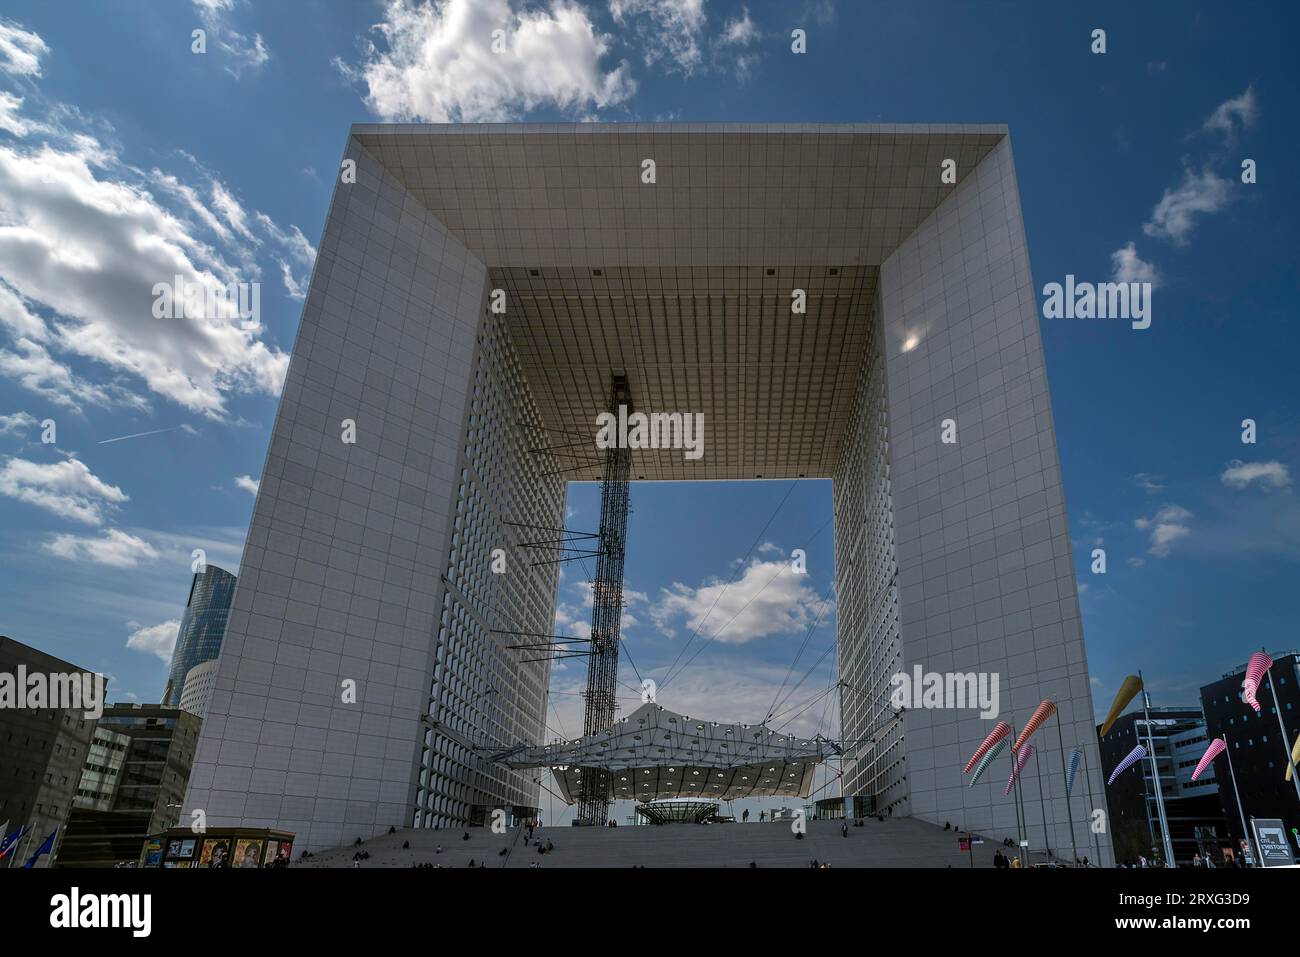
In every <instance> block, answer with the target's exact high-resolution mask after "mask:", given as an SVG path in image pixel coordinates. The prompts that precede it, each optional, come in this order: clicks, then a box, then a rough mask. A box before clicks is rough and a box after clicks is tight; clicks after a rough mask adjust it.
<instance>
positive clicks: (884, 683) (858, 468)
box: [833, 298, 907, 814]
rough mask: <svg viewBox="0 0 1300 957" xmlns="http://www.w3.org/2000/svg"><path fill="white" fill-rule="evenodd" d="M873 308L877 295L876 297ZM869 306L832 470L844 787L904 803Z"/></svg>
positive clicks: (877, 354) (879, 804)
mask: <svg viewBox="0 0 1300 957" xmlns="http://www.w3.org/2000/svg"><path fill="white" fill-rule="evenodd" d="M876 308H877V310H878V308H879V300H878V298H877V299H876ZM878 315H879V312H878V311H876V312H874V313H873V315H872V321H871V322H870V324H869V326H870V328H871V330H872V336H871V342H870V344H869V352H868V355H867V358H866V360H865V361H864V363H863V365H862V371H861V373H860V376H859V381H858V386H857V391H856V394H855V397H854V401H853V408H852V411H851V413H850V416H849V420H848V427H847V429H846V432H845V438H844V444H843V447H842V451H841V456H840V461H839V467H838V468H837V470H836V472H835V480H834V485H833V502H834V509H835V568H836V586H837V594H836V597H837V606H836V609H837V620H838V629H839V630H838V635H839V641H838V648H839V672H840V676H841V679H842V680H843V681H844V685H843V686H842V688H841V691H840V707H841V715H842V719H841V734H842V736H843V740H844V744H845V747H846V759H845V763H844V793H845V794H846V795H850V796H853V797H859V798H861V797H866V798H869V799H870V800H869V806H870V807H871V808H873V809H874V810H875V811H877V812H885V811H892V812H894V813H899V814H902V813H906V810H907V804H906V802H907V788H906V783H905V778H906V770H907V764H906V760H905V758H904V751H903V724H902V721H901V720H899V719H898V718H897V717H896V716H895V714H894V712H893V710H892V709H891V708H890V707H889V691H890V688H889V684H890V677H891V676H892V675H893V674H894V673H895V672H897V671H898V670H899V667H900V665H901V657H900V655H901V643H900V639H899V622H898V563H897V559H896V557H895V553H894V522H893V512H892V504H891V500H890V473H889V409H888V404H887V400H886V395H885V369H884V359H883V356H882V354H881V351H880V347H879V342H880V336H879V322H878V320H877V316H878Z"/></svg>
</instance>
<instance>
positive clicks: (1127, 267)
mask: <svg viewBox="0 0 1300 957" xmlns="http://www.w3.org/2000/svg"><path fill="white" fill-rule="evenodd" d="M1110 268H1111V278H1113V279H1114V280H1115V281H1116V282H1149V283H1151V285H1152V286H1153V287H1154V286H1158V285H1160V274H1159V273H1158V272H1157V271H1156V267H1155V266H1154V265H1152V264H1151V263H1149V262H1146V261H1145V260H1143V259H1142V258H1141V257H1139V256H1138V254H1137V247H1136V246H1135V245H1134V244H1133V243H1129V244H1128V245H1127V246H1123V247H1121V248H1119V249H1117V250H1115V251H1114V252H1113V253H1111V254H1110Z"/></svg>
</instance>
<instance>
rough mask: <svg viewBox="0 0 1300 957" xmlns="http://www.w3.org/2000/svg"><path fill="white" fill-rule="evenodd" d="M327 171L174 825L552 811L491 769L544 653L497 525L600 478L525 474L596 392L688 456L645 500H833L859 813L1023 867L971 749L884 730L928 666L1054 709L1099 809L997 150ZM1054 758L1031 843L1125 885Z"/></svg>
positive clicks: (415, 155)
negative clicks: (622, 389) (641, 414)
mask: <svg viewBox="0 0 1300 957" xmlns="http://www.w3.org/2000/svg"><path fill="white" fill-rule="evenodd" d="M946 159H952V160H955V161H956V169H957V177H956V182H955V183H946V182H943V181H942V180H941V177H940V173H941V170H942V167H941V164H942V163H943V161H944V160H946ZM345 160H346V161H348V162H346V163H345V164H344V165H345V170H346V171H347V172H349V173H350V172H351V170H352V168H353V164H355V181H351V176H350V175H349V176H346V177H341V179H340V182H339V184H338V185H337V186H336V188H335V192H334V197H333V200H332V202H331V206H330V212H329V216H328V219H327V221H326V226H325V232H324V236H323V238H322V240H321V243H320V253H319V257H318V259H317V264H316V268H315V272H314V274H313V277H312V280H311V285H310V288H309V291H308V294H307V298H306V302H305V305H304V309H303V316H302V322H301V326H300V329H299V333H298V340H297V343H296V344H295V347H294V352H293V359H292V362H291V364H290V369H289V375H288V380H287V382H286V385H285V390H284V395H283V397H282V399H281V405H280V409H279V413H278V415H277V418H276V423H275V427H274V431H273V434H272V439H271V445H270V449H269V452H268V456H267V462H266V468H265V471H264V474H263V479H262V485H261V489H260V491H259V493H258V497H257V502H256V505H255V507H254V512H253V519H252V523H251V527H250V530H249V536H248V541H247V545H246V547H245V552H244V557H243V563H242V566H241V571H240V579H239V585H238V588H237V591H236V594H235V599H234V606H233V608H232V611H231V616H230V623H229V626H228V631H227V635H226V639H225V644H224V647H223V651H222V656H221V661H220V665H219V668H218V675H217V679H216V686H215V688H214V691H213V694H212V698H211V702H210V704H209V710H208V718H207V721H206V722H205V725H204V729H203V735H202V738H201V741H200V745H199V751H198V755H197V758H196V762H195V769H194V773H193V776H192V778H191V784H190V791H189V794H188V796H187V799H186V804H187V808H189V809H197V808H202V809H203V810H204V811H205V813H206V815H207V820H208V822H209V823H210V824H218V823H220V824H241V825H249V826H256V825H267V826H275V827H281V828H286V829H289V830H292V831H295V832H297V833H298V834H299V843H300V845H301V846H302V847H304V848H319V847H325V846H330V845H335V844H338V843H340V842H343V841H350V840H351V839H353V838H354V837H358V836H360V837H368V836H370V835H373V834H376V833H379V832H380V831H382V830H386V829H387V828H388V827H389V826H390V825H394V824H396V825H401V826H409V825H413V824H414V825H417V826H435V825H440V826H451V825H459V824H464V823H472V822H475V821H477V820H481V819H482V818H483V816H484V815H485V813H486V812H487V810H488V809H490V808H493V807H501V806H515V807H518V808H528V807H533V806H536V804H537V789H538V785H537V783H536V781H535V780H534V779H533V778H531V777H529V773H528V772H522V771H512V770H509V769H507V768H505V767H504V766H501V765H495V764H492V763H491V762H490V761H488V760H487V758H486V756H485V755H486V754H487V752H488V751H489V750H490V749H492V748H496V747H500V746H501V745H502V744H514V743H518V742H521V741H541V740H543V737H544V734H545V730H544V729H545V713H546V694H547V685H548V682H549V666H548V664H547V663H546V662H539V661H528V660H525V658H526V656H525V655H523V654H521V653H520V652H518V651H516V650H512V649H509V648H507V647H506V645H507V644H508V643H509V642H508V641H507V640H506V639H504V638H503V637H502V636H501V635H499V634H497V633H496V632H497V631H499V630H512V629H513V630H518V631H536V632H547V631H549V629H550V628H551V624H552V620H553V616H554V606H555V589H556V576H555V572H554V568H553V566H550V567H549V570H548V567H545V566H543V567H533V566H530V565H529V561H528V557H527V555H526V554H524V552H523V550H522V549H521V547H520V544H521V542H522V541H524V540H525V538H526V532H524V531H522V530H521V529H520V527H519V526H520V525H521V524H531V525H534V526H538V527H554V528H558V527H561V526H562V525H563V516H564V492H565V483H566V480H567V479H569V478H584V479H590V478H594V477H596V474H595V473H594V472H593V474H592V475H585V474H583V472H582V469H581V466H579V467H578V469H577V472H576V474H575V473H574V472H573V471H567V472H566V471H563V470H564V469H565V468H566V466H567V465H568V463H566V462H561V461H560V459H559V458H557V457H555V456H553V455H549V454H539V453H536V452H535V451H531V450H534V449H537V448H541V447H545V446H546V445H547V444H548V443H547V441H546V438H545V437H546V436H547V435H548V434H549V435H554V434H562V433H564V432H570V433H578V434H579V435H585V434H588V433H591V434H593V438H594V427H593V425H592V423H593V422H594V418H595V415H596V414H597V413H598V412H600V411H602V410H603V408H604V405H605V404H606V403H607V401H608V390H609V382H610V377H611V375H614V374H619V375H626V376H627V377H628V380H629V383H630V386H631V389H632V394H633V395H634V396H636V401H637V405H638V408H641V409H647V410H649V409H654V410H661V411H668V412H672V411H681V412H696V413H703V414H704V416H705V421H706V422H707V428H708V436H707V445H706V448H707V451H706V454H705V455H704V456H703V457H702V458H699V459H694V460H692V459H687V458H686V457H685V456H683V455H682V454H681V453H680V452H676V451H667V450H658V451H649V450H647V451H637V452H634V454H633V463H632V476H633V478H634V480H635V479H669V480H710V479H715V480H716V479H756V478H763V479H773V478H796V477H800V476H802V477H806V478H830V479H832V480H833V483H834V508H835V537H836V566H837V567H836V579H837V593H838V629H839V661H840V674H841V678H842V680H843V682H844V687H843V689H842V692H841V695H842V713H843V718H844V720H843V725H844V726H843V729H842V734H843V737H844V739H845V742H846V743H847V744H849V745H850V750H849V755H848V760H847V762H846V768H845V770H846V774H845V793H846V795H848V796H851V797H859V798H863V799H866V800H865V803H866V804H867V805H868V806H870V807H872V808H874V809H878V810H881V811H884V810H888V811H889V812H890V813H896V814H912V815H916V816H918V817H922V818H925V819H927V820H930V821H935V822H940V821H952V822H954V823H960V824H961V825H962V826H964V827H967V828H973V829H977V830H982V831H985V832H987V833H990V834H995V835H997V836H1002V835H1003V834H1006V835H1012V834H1014V833H1015V831H1016V825H1015V817H1014V810H1013V805H1012V803H1011V801H1010V799H1004V798H1003V797H1002V795H1001V782H997V781H993V780H991V779H990V780H986V781H981V782H980V783H979V784H978V785H977V786H976V787H974V788H968V787H967V786H966V781H965V780H964V779H963V777H962V775H961V765H962V764H963V763H964V761H965V758H966V756H968V755H969V753H970V752H971V751H973V750H974V748H975V747H976V746H977V744H978V743H979V741H980V740H981V739H982V738H983V736H984V735H985V734H986V733H987V731H988V729H989V727H991V725H992V721H991V720H985V719H982V718H981V717H980V716H979V714H978V713H977V712H976V711H974V710H969V709H964V710H963V709H957V710H954V709H943V710H930V709H925V708H913V709H909V710H908V711H907V712H906V713H905V714H903V715H902V716H901V717H896V716H895V715H894V714H893V713H892V712H891V711H890V709H889V708H888V704H889V701H888V691H889V683H890V678H891V677H892V675H893V674H895V673H896V672H899V671H903V670H910V669H911V668H912V667H913V666H914V665H917V664H919V665H921V666H923V668H924V670H926V671H935V672H941V673H942V672H986V673H994V674H997V675H998V676H999V678H1000V688H1001V691H1002V700H1001V708H1002V715H1001V716H1002V717H1007V718H1011V719H1013V720H1016V721H1017V723H1023V720H1024V719H1025V718H1026V717H1027V716H1028V714H1029V713H1030V711H1032V709H1033V707H1034V706H1035V705H1036V704H1037V703H1038V701H1040V700H1041V699H1043V698H1049V697H1050V698H1053V699H1055V700H1056V702H1057V705H1058V708H1059V714H1060V722H1061V729H1062V735H1063V743H1064V749H1065V750H1067V751H1068V750H1069V749H1070V748H1073V747H1076V746H1077V747H1079V748H1081V749H1082V750H1083V751H1084V766H1085V767H1087V768H1090V769H1091V771H1092V777H1093V779H1094V780H1093V783H1094V785H1095V786H1099V785H1100V781H1099V780H1097V778H1098V775H1099V765H1098V763H1097V748H1096V740H1095V738H1096V736H1095V733H1094V732H1093V725H1092V716H1091V699H1090V695H1089V686H1088V671H1087V662H1086V657H1085V654H1084V645H1083V637H1082V632H1081V628H1080V624H1079V608H1078V597H1077V593H1076V586H1075V580H1074V573H1073V566H1072V561H1071V553H1070V543H1069V535H1068V530H1067V524H1066V518H1065V505H1064V495H1063V491H1062V485H1061V474H1060V465H1059V462H1058V459H1057V453H1056V440H1055V434H1054V430H1053V424H1052V415H1051V407H1050V400H1049V395H1048V388H1047V380H1046V372H1045V367H1044V362H1043V354H1042V346H1041V342H1040V338H1039V331H1038V324H1037V309H1036V305H1035V298H1034V288H1033V283H1032V279H1031V276H1030V270H1029V260H1028V254H1027V249H1026V243H1025V236H1024V227H1023V223H1022V220H1021V216H1020V207H1019V196H1018V190H1017V187H1016V178H1015V171H1014V167H1013V163H1012V155H1011V145H1010V139H1009V136H1008V133H1007V130H1006V128H1005V127H1002V126H962V125H948V126H880V125H824V124H633V125H605V124H575V125H511V124H506V125H446V126H423V125H401V126H385V125H360V126H356V127H354V128H353V129H352V131H351V134H350V136H349V138H348V142H347V147H346V152H345ZM646 160H652V161H653V169H654V181H653V182H646V181H645V178H646V177H645V176H644V171H645V170H646V168H647V166H646V163H645V161H646ZM495 289H500V290H503V291H504V294H505V302H506V311H505V313H504V314H497V313H494V312H493V311H492V309H491V308H490V303H491V292H492V291H493V290H495ZM796 289H799V290H803V292H804V293H805V295H806V300H807V310H806V312H804V313H796V312H793V311H792V310H791V308H790V303H791V294H792V291H793V290H796ZM345 419H346V420H351V421H352V422H354V423H355V442H353V443H347V442H345V441H343V439H342V435H343V432H342V430H343V422H344V420H345ZM945 419H951V420H953V422H954V423H955V427H956V436H957V441H956V442H955V443H951V444H947V443H944V442H942V441H941V424H942V422H943V420H945ZM496 548H500V549H503V550H504V552H505V554H506V559H507V564H508V567H509V569H510V570H511V571H510V572H509V573H507V574H494V573H493V572H492V571H491V569H490V562H491V553H492V550H493V549H496ZM348 682H353V683H355V688H356V696H355V701H350V700H345V699H346V698H347V694H346V692H347V687H348V685H347V683H348ZM757 717H758V718H761V717H762V716H761V715H760V716H757ZM1039 734H1040V735H1050V736H1051V738H1052V740H1051V741H1048V740H1047V738H1046V737H1044V739H1043V742H1042V743H1045V744H1046V745H1047V746H1045V747H1042V748H1041V749H1040V759H1041V760H1042V766H1041V773H1042V774H1043V775H1044V793H1045V794H1046V795H1047V797H1046V799H1045V801H1044V802H1043V804H1041V805H1040V804H1039V802H1038V800H1037V794H1038V790H1037V788H1036V787H1033V786H1032V785H1031V786H1030V787H1028V788H1027V789H1026V791H1025V795H1026V805H1027V807H1026V811H1027V815H1026V816H1027V819H1028V821H1029V827H1030V832H1029V836H1030V840H1031V843H1032V845H1033V846H1035V847H1041V846H1042V844H1043V843H1044V842H1046V843H1047V844H1049V845H1050V846H1051V847H1053V848H1054V849H1057V850H1069V849H1070V847H1071V838H1072V837H1073V842H1074V843H1075V844H1076V845H1077V846H1078V847H1079V849H1080V853H1085V852H1087V851H1085V849H1091V848H1093V847H1094V846H1100V847H1101V850H1102V859H1103V862H1106V861H1109V859H1110V857H1109V853H1110V852H1109V843H1108V842H1107V841H1105V840H1104V835H1103V836H1102V837H1101V838H1099V839H1096V844H1094V837H1093V835H1091V834H1090V832H1089V829H1088V826H1087V825H1088V820H1089V813H1090V811H1091V808H1092V807H1093V806H1095V802H1094V801H1092V800H1090V799H1089V798H1088V797H1087V796H1086V795H1083V794H1082V793H1081V792H1082V790H1083V788H1081V787H1080V786H1078V785H1076V789H1075V792H1074V799H1073V803H1072V804H1071V805H1069V810H1068V812H1067V805H1066V801H1065V798H1064V795H1063V793H1062V790H1063V789H1062V787H1061V784H1060V774H1061V761H1062V755H1061V754H1060V753H1059V752H1060V750H1061V749H1059V748H1057V747H1056V746H1055V729H1052V728H1049V729H1047V731H1046V732H1039ZM1034 770H1037V769H1034V768H1033V766H1032V765H1031V770H1029V771H1027V772H1026V774H1027V775H1032V774H1033V773H1034ZM534 773H535V772H534ZM991 777H992V774H991V775H990V778H991ZM1028 780H1029V781H1032V780H1033V778H1032V776H1031V777H1029V778H1028ZM1071 815H1072V816H1073V819H1074V822H1073V823H1074V831H1073V835H1072V834H1071V832H1070V829H1069V824H1068V823H1067V821H1068V819H1069V817H1070V816H1071ZM1043 821H1046V824H1045V826H1044V823H1043ZM1093 853H1094V854H1095V852H1093Z"/></svg>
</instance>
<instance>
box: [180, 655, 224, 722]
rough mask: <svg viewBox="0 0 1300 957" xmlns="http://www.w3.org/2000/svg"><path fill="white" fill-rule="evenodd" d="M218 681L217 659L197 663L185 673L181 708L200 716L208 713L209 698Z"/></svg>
mask: <svg viewBox="0 0 1300 957" xmlns="http://www.w3.org/2000/svg"><path fill="white" fill-rule="evenodd" d="M216 681H217V659H216V658H213V659H212V660H210V661H204V662H202V663H201V664H197V665H195V666H194V667H193V668H191V669H190V670H189V671H188V672H187V673H186V675H185V684H184V686H183V687H182V689H181V701H180V709H181V710H182V711H188V712H189V713H190V714H196V715H198V716H199V717H200V718H201V717H203V716H204V715H205V714H207V713H208V698H209V697H211V695H212V687H213V685H215V684H216Z"/></svg>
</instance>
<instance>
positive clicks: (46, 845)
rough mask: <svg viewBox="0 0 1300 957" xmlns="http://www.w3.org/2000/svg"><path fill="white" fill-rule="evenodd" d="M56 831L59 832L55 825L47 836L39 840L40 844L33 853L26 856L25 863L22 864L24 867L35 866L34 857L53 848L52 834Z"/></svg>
mask: <svg viewBox="0 0 1300 957" xmlns="http://www.w3.org/2000/svg"><path fill="white" fill-rule="evenodd" d="M58 833H59V829H58V828H57V827H56V828H55V829H54V830H52V831H50V834H49V837H47V838H46V839H45V840H43V841H41V846H40V847H38V848H37V849H36V853H35V854H33V855H32V856H31V857H29V858H27V863H26V864H24V865H23V867H24V868H32V867H35V866H36V859H37V858H38V857H40V856H41V855H42V854H48V853H49V852H50V851H52V850H54V835H55V834H58Z"/></svg>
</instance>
